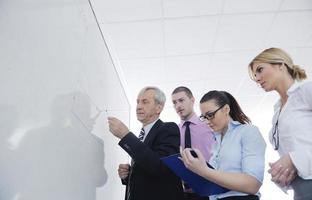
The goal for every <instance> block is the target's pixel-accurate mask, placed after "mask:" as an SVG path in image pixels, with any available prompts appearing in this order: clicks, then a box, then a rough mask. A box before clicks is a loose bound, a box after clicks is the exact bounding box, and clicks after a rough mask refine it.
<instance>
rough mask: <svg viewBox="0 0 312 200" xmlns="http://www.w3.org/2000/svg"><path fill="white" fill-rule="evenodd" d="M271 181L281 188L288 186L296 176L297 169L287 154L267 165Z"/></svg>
mask: <svg viewBox="0 0 312 200" xmlns="http://www.w3.org/2000/svg"><path fill="white" fill-rule="evenodd" d="M269 165H270V167H271V168H270V169H269V171H268V172H269V173H270V174H271V180H272V181H273V182H274V183H276V184H278V185H279V186H281V187H284V186H288V185H289V184H290V183H291V182H292V181H293V180H294V179H295V178H296V176H297V169H296V167H295V166H294V164H293V163H292V161H291V158H290V156H289V155H288V154H286V155H284V156H282V157H280V159H278V160H277V161H276V162H274V163H269Z"/></svg>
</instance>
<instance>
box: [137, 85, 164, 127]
mask: <svg viewBox="0 0 312 200" xmlns="http://www.w3.org/2000/svg"><path fill="white" fill-rule="evenodd" d="M154 97H155V91H154V90H147V91H145V92H144V93H140V94H139V96H138V98H137V107H136V114H137V119H138V120H139V121H140V122H142V123H143V125H144V126H145V125H146V124H149V123H151V122H153V121H155V120H156V119H157V118H158V117H159V114H160V112H161V111H162V109H163V105H160V104H157V103H156V102H155V99H154Z"/></svg>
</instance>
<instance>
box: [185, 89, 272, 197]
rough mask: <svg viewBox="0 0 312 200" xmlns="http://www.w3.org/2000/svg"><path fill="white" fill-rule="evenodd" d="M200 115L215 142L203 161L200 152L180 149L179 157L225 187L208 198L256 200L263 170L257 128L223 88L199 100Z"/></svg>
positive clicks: (194, 169)
mask: <svg viewBox="0 0 312 200" xmlns="http://www.w3.org/2000/svg"><path fill="white" fill-rule="evenodd" d="M200 110H201V113H202V115H201V117H200V118H201V119H202V120H203V121H205V122H206V123H207V125H209V127H210V128H211V129H212V130H213V134H214V138H215V140H216V143H215V144H214V146H213V149H212V152H213V155H212V157H211V158H210V161H209V164H210V165H211V166H212V167H213V168H214V169H212V168H209V167H208V166H207V165H206V162H205V159H204V158H203V156H202V153H201V152H200V151H199V150H197V149H194V151H195V152H196V153H197V155H198V157H197V158H195V157H193V156H192V154H191V153H190V149H184V150H183V151H182V150H181V156H182V160H183V162H184V164H185V166H186V167H187V168H188V169H190V170H191V171H193V172H195V173H197V174H199V175H200V176H202V177H204V178H205V179H207V180H209V181H212V182H214V183H216V184H218V185H220V186H223V187H225V188H227V189H229V191H228V192H226V193H222V194H218V195H213V196H210V197H209V198H210V200H216V199H222V200H257V199H259V196H260V194H259V188H260V187H261V185H262V181H263V174H264V154H265V147H266V144H265V142H264V139H263V137H262V135H261V133H260V132H259V130H258V128H257V127H255V126H253V125H251V124H250V120H249V118H248V117H247V116H246V115H245V114H244V113H243V111H242V110H241V108H240V106H239V105H238V103H237V101H236V100H235V98H234V97H233V96H232V95H231V94H229V93H227V92H224V91H210V92H208V93H207V94H205V95H204V96H203V97H202V99H201V100H200Z"/></svg>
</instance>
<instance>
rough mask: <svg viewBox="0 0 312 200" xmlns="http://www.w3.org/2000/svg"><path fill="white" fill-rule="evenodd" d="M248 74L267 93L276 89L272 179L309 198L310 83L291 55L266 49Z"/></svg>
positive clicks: (305, 199)
mask: <svg viewBox="0 0 312 200" xmlns="http://www.w3.org/2000/svg"><path fill="white" fill-rule="evenodd" d="M249 74H250V76H251V78H252V79H253V80H254V81H256V82H257V83H258V84H259V85H260V86H261V87H262V88H263V89H264V90H265V91H266V92H269V91H273V90H274V91H276V92H277V93H278V94H279V96H280V99H279V100H278V101H277V103H276V104H275V106H274V116H273V120H272V125H273V126H272V129H271V131H270V141H271V143H272V144H273V146H274V149H275V150H277V151H278V153H279V155H280V158H279V159H278V160H277V161H276V162H274V163H269V165H270V169H269V173H270V174H271V176H272V181H273V182H275V183H276V184H278V185H279V186H281V187H285V189H287V188H289V187H288V186H289V185H290V186H291V187H292V188H293V190H294V199H295V200H311V199H312V82H300V81H301V80H303V79H306V77H307V75H306V73H305V71H304V70H303V69H302V68H300V67H299V66H298V65H295V64H294V63H293V61H292V59H291V58H290V56H289V55H288V54H287V53H286V52H285V51H283V50H282V49H278V48H269V49H266V50H264V51H263V52H261V53H260V54H259V55H258V56H256V57H255V58H254V59H253V60H252V61H251V62H250V64H249Z"/></svg>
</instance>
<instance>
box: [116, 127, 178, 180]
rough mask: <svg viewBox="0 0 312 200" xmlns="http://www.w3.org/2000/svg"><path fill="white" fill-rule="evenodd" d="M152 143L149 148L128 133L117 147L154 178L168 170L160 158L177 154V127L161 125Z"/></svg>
mask: <svg viewBox="0 0 312 200" xmlns="http://www.w3.org/2000/svg"><path fill="white" fill-rule="evenodd" d="M152 142H153V145H152V146H153V147H149V146H148V145H146V144H144V143H142V142H141V141H140V140H139V139H138V138H137V137H136V136H135V135H134V134H133V133H131V132H130V133H128V134H127V135H126V136H125V137H124V138H122V139H121V140H120V142H119V145H120V146H121V147H122V148H123V149H124V150H125V151H126V152H127V153H128V154H129V155H130V156H131V157H132V159H133V160H134V161H135V164H136V165H137V166H139V167H140V168H142V169H143V170H144V171H146V172H147V173H149V174H151V175H154V176H159V175H164V174H166V173H167V172H168V170H169V169H168V168H167V167H166V166H165V165H164V164H163V163H162V161H161V160H160V158H161V157H165V156H169V155H172V154H175V153H178V152H179V146H180V133H179V128H178V126H177V125H176V124H175V123H173V122H170V123H165V124H163V125H162V126H160V127H159V128H158V130H157V133H156V136H155V138H154V139H153V141H152Z"/></svg>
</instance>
